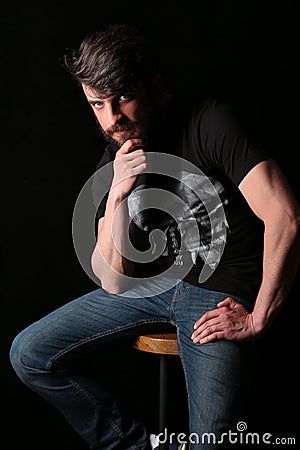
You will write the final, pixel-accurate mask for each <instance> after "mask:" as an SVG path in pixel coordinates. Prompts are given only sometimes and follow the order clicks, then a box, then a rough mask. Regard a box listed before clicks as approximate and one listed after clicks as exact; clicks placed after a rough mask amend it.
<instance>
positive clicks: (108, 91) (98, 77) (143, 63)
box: [64, 24, 158, 96]
mask: <svg viewBox="0 0 300 450" xmlns="http://www.w3.org/2000/svg"><path fill="white" fill-rule="evenodd" d="M64 65H65V67H66V68H67V70H68V71H69V72H70V73H71V74H72V75H73V77H74V78H75V79H76V80H77V81H78V82H79V83H83V84H84V85H86V86H88V87H89V88H91V89H95V91H97V92H98V93H100V94H101V95H103V96H110V95H113V94H116V93H120V92H129V91H131V90H132V89H134V86H135V85H136V83H137V82H138V81H143V82H145V83H147V82H148V81H150V80H151V78H152V77H153V76H154V75H155V74H156V73H158V66H157V60H156V58H155V56H154V52H153V50H152V48H151V45H150V42H149V40H148V39H147V38H146V37H145V36H144V35H143V34H142V33H141V32H139V31H138V30H136V29H135V28H133V27H131V26H127V25H122V24H113V25H109V26H108V27H107V28H106V29H104V30H102V31H97V32H95V33H93V34H90V35H88V36H87V37H85V38H84V39H83V41H82V42H81V44H80V47H79V49H78V51H75V50H72V51H69V52H68V53H67V54H66V55H65V56H64Z"/></svg>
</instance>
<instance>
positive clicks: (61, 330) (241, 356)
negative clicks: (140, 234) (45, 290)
mask: <svg viewBox="0 0 300 450" xmlns="http://www.w3.org/2000/svg"><path fill="white" fill-rule="evenodd" d="M166 281H167V280H166ZM173 284H174V283H173ZM151 289H152V287H151V282H149V283H148V285H147V283H146V286H144V287H143V288H142V289H141V290H140V292H138V289H134V290H132V292H130V291H128V292H127V293H126V296H118V295H114V294H108V293H106V292H105V291H104V290H103V289H101V288H99V289H96V290H95V291H93V292H90V293H88V294H86V295H84V296H82V297H80V298H77V299H75V300H73V301H71V302H69V303H67V304H65V305H63V306H61V307H60V308H58V309H57V310H55V311H53V312H51V313H50V314H48V315H47V316H46V317H44V318H42V319H40V320H38V321H37V322H35V323H33V324H32V325H30V326H29V327H27V328H26V329H25V330H23V331H22V332H20V333H19V334H18V336H17V337H16V338H15V339H14V341H13V344H12V347H11V351H10V358H11V363H12V366H13V368H14V370H15V371H16V373H17V375H18V376H19V378H20V379H21V380H22V381H23V382H24V383H25V385H27V386H28V387H29V388H31V389H32V390H33V391H35V392H36V393H38V394H39V395H40V396H42V397H43V398H44V399H46V400H47V401H48V402H49V403H51V404H52V405H53V406H55V407H56V408H57V409H58V410H59V411H60V412H61V413H62V414H63V415H64V416H65V418H66V419H67V420H68V422H69V423H70V424H71V425H72V427H73V428H74V429H75V430H76V431H77V432H78V433H79V434H80V435H81V436H82V438H83V439H84V440H85V441H86V442H87V443H88V445H89V446H90V448H91V449H100V448H101V449H107V450H112V449H115V450H117V449H120V450H127V449H132V450H133V449H136V450H137V449H141V448H143V446H144V445H145V444H146V442H147V440H148V436H147V430H146V427H145V426H144V425H143V424H142V423H139V422H138V421H137V420H136V419H134V418H129V417H127V415H125V414H124V413H123V412H122V411H121V409H120V407H119V405H118V404H117V402H116V401H115V399H113V398H112V397H111V396H110V394H109V393H107V392H106V391H105V390H104V389H103V388H102V386H101V385H100V384H99V383H97V382H96V381H95V380H94V379H91V378H90V377H89V376H88V375H87V374H85V373H84V368H85V361H86V358H92V359H93V358H94V359H95V358H97V359H99V358H100V357H101V356H99V352H101V350H102V349H103V350H104V349H106V348H107V346H108V345H112V344H115V345H118V342H121V341H123V340H126V339H128V340H129V341H130V340H131V339H133V338H134V337H135V336H137V335H139V334H142V333H151V332H154V333H155V332H158V331H160V332H162V331H163V330H164V329H165V330H166V331H168V330H170V326H171V325H175V326H176V328H177V332H178V339H179V352H180V358H181V361H182V366H183V370H184V375H185V380H186V387H187V392H188V405H189V426H190V436H188V437H187V439H188V440H189V441H190V449H206V448H209V449H214V448H217V447H218V445H217V443H215V444H214V443H213V442H214V441H217V440H218V439H219V437H220V435H221V433H222V432H223V431H224V430H226V429H228V428H230V427H231V429H233V428H234V426H235V425H236V422H235V420H237V417H236V416H235V410H236V404H237V401H238V400H241V392H242V388H243V382H244V375H243V373H244V370H245V363H247V362H249V361H248V345H249V344H245V343H239V342H233V341H226V340H217V341H215V342H212V343H209V344H194V343H193V342H192V340H191V335H192V332H193V325H194V323H195V321H196V320H197V319H199V317H200V316H201V315H202V314H203V313H204V312H205V311H207V310H209V309H212V308H215V307H216V305H217V303H218V302H219V301H220V300H222V299H224V298H225V297H227V296H228V295H227V294H226V293H221V292H214V291H208V290H204V289H202V288H199V287H196V286H193V285H191V284H189V283H187V282H184V281H180V280H178V282H177V284H176V285H175V286H171V287H170V288H169V289H167V290H165V291H163V289H161V291H162V293H157V294H156V295H154V296H150V294H149V293H151ZM146 292H148V294H146ZM131 294H132V295H131ZM235 300H237V301H241V300H239V299H237V298H236V297H235ZM241 302H242V303H243V304H244V306H246V307H247V308H248V309H249V305H247V304H246V303H245V302H243V301H241ZM80 363H81V366H80ZM75 366H76V370H74V367H75ZM78 367H81V370H78ZM72 369H73V370H72ZM105 370H109V369H107V368H105ZM207 433H213V435H210V438H209V439H203V436H206V437H207ZM213 436H215V438H214V437H213ZM173 439H174V438H173ZM208 440H209V441H210V445H208V442H207V441H208ZM202 441H203V442H202Z"/></svg>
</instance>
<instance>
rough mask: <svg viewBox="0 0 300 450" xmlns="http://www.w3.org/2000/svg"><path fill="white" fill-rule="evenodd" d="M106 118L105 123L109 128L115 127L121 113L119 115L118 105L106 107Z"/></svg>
mask: <svg viewBox="0 0 300 450" xmlns="http://www.w3.org/2000/svg"><path fill="white" fill-rule="evenodd" d="M106 117H107V122H108V126H109V127H111V126H112V125H115V124H116V123H117V122H118V120H119V119H120V118H121V117H122V113H121V110H120V107H119V105H113V104H109V105H107V109H106Z"/></svg>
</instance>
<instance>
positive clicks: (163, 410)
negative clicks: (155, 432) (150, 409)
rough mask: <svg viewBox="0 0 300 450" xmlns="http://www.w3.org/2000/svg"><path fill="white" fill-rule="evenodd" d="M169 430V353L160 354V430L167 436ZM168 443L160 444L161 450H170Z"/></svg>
mask: <svg viewBox="0 0 300 450" xmlns="http://www.w3.org/2000/svg"><path fill="white" fill-rule="evenodd" d="M165 430H167V355H160V361H159V432H160V433H162V436H165ZM168 448H169V443H168V439H167V442H166V443H161V444H159V450H168Z"/></svg>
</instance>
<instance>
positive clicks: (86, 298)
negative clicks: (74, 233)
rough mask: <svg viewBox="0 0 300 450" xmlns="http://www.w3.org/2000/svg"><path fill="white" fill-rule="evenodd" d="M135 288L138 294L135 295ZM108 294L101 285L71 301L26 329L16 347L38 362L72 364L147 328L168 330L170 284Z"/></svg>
mask: <svg viewBox="0 0 300 450" xmlns="http://www.w3.org/2000/svg"><path fill="white" fill-rule="evenodd" d="M136 292H137V291H136V290H135V294H136ZM132 294H133V296H132V297H130V292H128V295H125V296H119V295H113V294H108V293H107V292H106V291H104V290H103V289H102V288H99V289H96V290H95V291H92V292H90V293H88V294H86V295H83V296H81V297H79V298H77V299H75V300H72V301H70V302H68V303H66V304H64V305H62V306H61V307H59V308H58V309H56V310H54V311H53V312H51V313H49V314H48V315H46V316H45V317H43V318H41V319H40V320H38V321H36V322H35V323H33V324H32V325H30V326H29V327H27V328H26V329H25V330H23V331H22V332H21V333H20V334H19V335H18V336H17V337H16V339H15V340H14V348H18V351H20V353H22V354H23V358H26V357H30V360H32V358H33V359H35V360H36V363H37V364H38V366H42V367H48V368H50V367H51V366H52V364H53V363H58V364H60V365H63V366H68V367H69V366H70V364H71V363H76V362H77V361H78V360H80V359H82V358H83V357H84V358H86V357H87V356H88V355H90V354H91V353H92V352H94V351H98V350H99V349H101V347H107V346H109V345H112V344H114V343H117V342H120V341H123V342H125V341H126V339H128V340H130V339H132V337H133V336H136V335H138V334H140V333H142V332H144V330H146V329H148V330H150V329H151V330H153V332H156V331H159V330H161V329H168V327H169V326H170V320H169V304H170V301H171V298H172V289H171V290H169V291H165V292H162V293H160V294H159V295H156V296H153V297H150V296H149V297H145V298H144V297H138V296H137V295H136V296H135V297H134V293H132Z"/></svg>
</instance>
